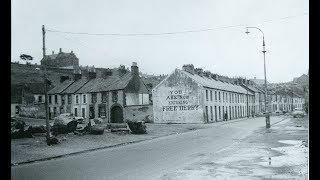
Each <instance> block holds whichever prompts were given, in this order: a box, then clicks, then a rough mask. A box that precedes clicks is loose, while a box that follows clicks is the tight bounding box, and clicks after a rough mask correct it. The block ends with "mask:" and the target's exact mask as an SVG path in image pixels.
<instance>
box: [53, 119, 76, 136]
mask: <svg viewBox="0 0 320 180" xmlns="http://www.w3.org/2000/svg"><path fill="white" fill-rule="evenodd" d="M77 125H78V121H76V120H72V121H70V122H68V124H66V125H65V124H60V123H59V124H58V123H57V124H54V125H53V126H52V128H51V131H52V134H53V135H54V136H57V135H58V134H67V133H70V132H74V131H76V129H77Z"/></svg>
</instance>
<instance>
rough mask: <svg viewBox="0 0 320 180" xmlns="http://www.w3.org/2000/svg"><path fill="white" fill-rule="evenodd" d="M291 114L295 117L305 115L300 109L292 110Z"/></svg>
mask: <svg viewBox="0 0 320 180" xmlns="http://www.w3.org/2000/svg"><path fill="white" fill-rule="evenodd" d="M292 116H293V117H294V118H297V117H300V118H302V117H304V116H305V113H304V112H303V111H302V110H294V111H293V112H292Z"/></svg>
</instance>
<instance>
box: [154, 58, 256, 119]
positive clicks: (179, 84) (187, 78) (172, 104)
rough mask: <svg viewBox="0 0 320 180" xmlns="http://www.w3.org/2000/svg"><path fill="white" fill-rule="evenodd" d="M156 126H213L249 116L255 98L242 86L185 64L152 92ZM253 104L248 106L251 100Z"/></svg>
mask: <svg viewBox="0 0 320 180" xmlns="http://www.w3.org/2000/svg"><path fill="white" fill-rule="evenodd" d="M152 96H153V112H154V122H155V123H210V122H216V121H222V120H223V119H224V117H225V115H227V118H228V119H235V118H242V117H246V116H247V115H248V113H249V112H248V107H249V106H250V104H251V103H253V97H254V95H253V94H252V93H251V92H248V91H247V90H246V89H244V88H243V87H241V86H239V85H236V84H233V83H229V82H223V81H219V80H218V79H217V76H216V75H214V74H211V73H209V72H208V71H205V72H203V70H202V69H200V68H196V69H194V66H193V65H190V64H189V65H184V66H183V67H182V70H179V69H176V70H175V71H174V72H173V73H171V74H170V75H168V76H167V77H166V78H165V79H164V80H163V81H162V82H160V83H159V84H158V85H157V86H156V87H155V88H154V89H153V90H152ZM248 100H249V101H250V100H251V101H250V104H249V101H248Z"/></svg>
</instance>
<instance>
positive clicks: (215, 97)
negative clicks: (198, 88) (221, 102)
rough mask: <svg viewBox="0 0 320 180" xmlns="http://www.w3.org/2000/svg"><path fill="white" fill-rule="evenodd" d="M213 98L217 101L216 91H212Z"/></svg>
mask: <svg viewBox="0 0 320 180" xmlns="http://www.w3.org/2000/svg"><path fill="white" fill-rule="evenodd" d="M214 100H215V101H216V102H217V91H214Z"/></svg>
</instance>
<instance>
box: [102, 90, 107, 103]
mask: <svg viewBox="0 0 320 180" xmlns="http://www.w3.org/2000/svg"><path fill="white" fill-rule="evenodd" d="M107 97H108V93H107V92H102V93H101V102H103V103H105V102H107V99H108V98H107Z"/></svg>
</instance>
